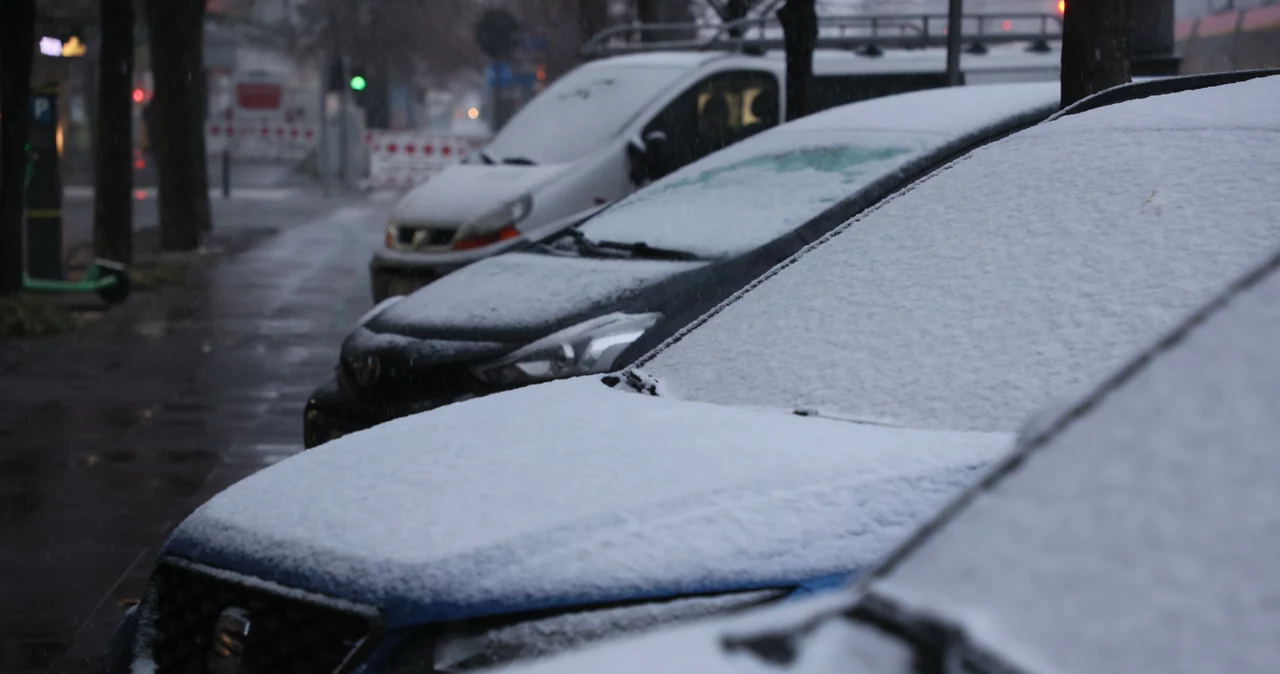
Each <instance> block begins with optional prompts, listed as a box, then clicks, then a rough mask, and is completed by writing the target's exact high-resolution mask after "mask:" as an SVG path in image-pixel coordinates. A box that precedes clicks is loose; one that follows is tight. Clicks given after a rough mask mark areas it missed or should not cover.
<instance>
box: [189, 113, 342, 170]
mask: <svg viewBox="0 0 1280 674" xmlns="http://www.w3.org/2000/svg"><path fill="white" fill-rule="evenodd" d="M319 144H320V139H319V132H318V129H317V128H316V127H315V126H312V125H310V124H288V123H261V122H260V123H253V122H248V123H236V122H227V121H211V122H207V123H206V124H205V145H206V148H207V150H208V152H209V154H222V152H223V151H224V150H226V149H228V147H229V148H230V150H231V156H232V157H234V158H236V159H255V160H262V161H280V162H296V161H301V160H302V159H303V158H305V157H306V156H307V154H308V153H309V152H311V150H313V149H315V148H316V147H317V146H318V145H319Z"/></svg>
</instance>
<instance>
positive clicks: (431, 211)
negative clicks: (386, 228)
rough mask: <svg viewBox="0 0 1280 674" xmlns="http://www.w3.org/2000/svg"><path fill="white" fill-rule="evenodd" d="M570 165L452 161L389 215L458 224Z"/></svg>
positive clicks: (413, 220)
mask: <svg viewBox="0 0 1280 674" xmlns="http://www.w3.org/2000/svg"><path fill="white" fill-rule="evenodd" d="M570 166H571V165H570V164H549V165H546V166H505V165H487V164H454V165H451V166H449V167H447V168H445V169H444V170H443V171H441V172H440V173H439V174H437V175H436V176H435V177H433V178H432V179H431V180H428V181H427V182H425V183H423V184H421V185H419V186H417V187H415V188H414V189H412V190H410V191H409V193H408V194H406V195H404V197H402V198H401V199H400V202H399V203H398V204H396V207H395V209H394V210H393V211H392V213H391V218H392V219H393V220H395V221H397V222H401V223H407V224H415V225H460V224H462V223H464V222H466V221H468V220H470V219H472V218H476V217H479V216H481V215H484V214H485V213H488V212H489V211H491V210H493V209H495V208H498V207H499V206H501V205H503V204H505V203H506V202H508V201H511V200H512V199H516V198H519V197H520V196H521V195H523V194H526V193H528V192H530V191H532V190H534V189H536V188H537V187H538V186H540V185H542V184H543V183H544V182H546V181H548V180H552V179H553V178H555V177H556V176H558V175H560V174H561V173H563V172H565V171H566V170H568V169H569V168H570Z"/></svg>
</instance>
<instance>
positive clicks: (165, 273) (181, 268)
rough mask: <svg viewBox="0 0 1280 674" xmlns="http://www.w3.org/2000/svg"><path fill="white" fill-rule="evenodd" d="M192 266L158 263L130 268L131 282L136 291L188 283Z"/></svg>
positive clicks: (178, 263) (176, 263)
mask: <svg viewBox="0 0 1280 674" xmlns="http://www.w3.org/2000/svg"><path fill="white" fill-rule="evenodd" d="M188 271H190V266H189V265H187V264H185V263H180V262H156V263H154V264H145V265H138V266H135V267H130V268H129V280H130V281H132V286H133V289H134V290H144V291H145V290H159V289H161V288H165V287H168V286H180V285H186V283H187V272H188Z"/></svg>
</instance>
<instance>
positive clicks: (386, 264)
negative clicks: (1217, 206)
mask: <svg viewBox="0 0 1280 674" xmlns="http://www.w3.org/2000/svg"><path fill="white" fill-rule="evenodd" d="M737 46H739V47H741V46H742V42H741V41H740V42H739V43H738V44H737ZM1059 59H1060V51H1059V50H1058V49H1057V48H1056V47H1049V46H1048V44H1047V43H1045V42H1042V41H1041V42H1037V43H1035V44H1034V45H1033V46H1031V47H1028V46H1027V43H1025V42H1024V43H1021V44H1008V45H1004V46H999V47H982V48H978V49H969V50H966V53H964V54H963V56H962V58H961V72H962V73H963V78H964V82H965V83H970V84H978V83H991V82H1018V81H1036V80H1050V79H1057V78H1058V70H1059ZM785 70H786V61H785V58H784V56H783V54H782V53H781V52H779V51H763V52H759V53H756V54H751V53H746V52H744V51H741V50H735V51H725V50H716V51H651V52H648V53H634V54H626V55H621V56H612V57H607V58H601V59H598V60H594V61H591V62H589V63H586V64H585V65H582V66H580V67H578V68H576V69H574V70H572V71H571V72H569V73H567V74H565V75H564V76H563V77H561V78H559V79H558V80H556V81H555V82H554V83H553V84H552V85H551V86H549V87H548V88H547V89H546V90H545V91H543V92H542V93H540V94H539V95H538V96H537V97H535V98H534V99H533V100H532V101H531V102H530V103H529V104H528V105H526V106H525V107H524V108H523V109H521V110H520V111H519V112H518V113H517V114H516V115H515V116H514V117H513V118H512V119H511V121H510V122H508V123H507V125H506V126H504V127H503V128H502V129H501V131H500V132H499V133H498V134H497V135H496V136H494V138H493V139H492V140H491V141H490V142H489V144H488V145H487V146H486V147H485V148H484V149H483V150H482V151H480V152H475V153H472V154H471V155H470V156H469V157H468V158H467V159H466V160H465V161H464V162H463V163H461V164H456V165H453V166H450V167H448V168H447V169H445V170H444V171H442V172H440V173H439V174H438V175H436V176H435V177H434V178H432V179H431V180H430V181H428V182H426V183H424V184H422V185H419V186H418V187H416V188H414V189H413V190H411V191H410V192H408V193H407V194H405V195H404V197H403V198H402V199H401V200H400V202H399V203H398V204H397V205H396V206H395V208H394V209H393V211H392V215H391V219H390V222H389V223H388V224H387V231H386V245H385V247H384V248H381V249H379V250H378V251H377V252H375V254H374V256H373V259H372V261H371V262H370V276H371V281H372V287H373V296H374V301H375V302H379V301H382V300H383V299H385V298H386V297H389V296H393V295H403V294H408V293H410V292H412V291H413V290H415V289H417V288H418V287H420V286H422V285H424V284H425V283H428V282H430V281H432V280H434V279H436V278H439V277H440V276H443V275H444V274H447V273H449V272H452V271H454V270H456V269H459V268H461V267H464V266H466V265H468V264H470V263H472V262H475V261H476V260H479V259H481V258H484V257H488V256H490V255H494V254H496V253H500V252H503V251H505V250H509V249H511V248H514V247H517V246H521V245H524V244H527V243H528V242H529V241H535V240H539V239H541V238H543V237H545V236H548V235H550V234H553V233H555V232H556V231H558V230H559V229H562V228H564V227H567V226H570V225H572V224H573V223H574V222H576V220H577V219H578V218H577V215H578V214H583V212H584V211H591V210H594V209H597V208H599V207H601V206H603V205H605V204H608V203H610V202H613V201H616V200H617V199H620V198H621V197H624V196H626V195H627V194H629V193H631V192H632V191H634V190H635V189H637V188H638V187H640V186H643V185H644V184H646V183H648V182H649V181H651V180H654V179H657V178H660V177H662V176H663V175H666V174H667V173H670V172H671V171H674V170H676V169H678V168H680V167H682V166H684V165H685V164H688V163H689V162H692V161H694V160H696V159H699V158H701V157H703V156H705V155H707V154H710V153H712V152H715V151H716V150H719V149H721V148H723V147H725V146H726V145H729V144H731V143H734V142H736V141H738V140H741V139H743V138H746V137H748V136H750V135H753V134H754V133H757V132H759V131H762V130H764V129H766V128H769V127H771V126H774V125H776V124H778V123H780V121H782V120H784V119H785V110H784V102H783V101H784V99H785V95H784V87H785V82H784V80H785ZM814 75H815V77H814V90H813V92H812V100H813V103H814V108H815V109H817V110H820V109H825V108H829V107H833V106H836V105H842V104H845V103H850V102H854V101H858V100H863V99H867V98H874V97H877V96H884V95H888V94H894V93H902V92H907V91H914V90H919V89H929V88H934V87H941V86H946V85H947V83H948V81H947V75H946V54H945V51H944V50H941V49H937V48H924V49H914V50H902V49H897V50H879V49H873V50H867V49H861V50H859V51H857V52H855V51H850V50H827V49H824V50H820V51H818V52H817V53H815V55H814Z"/></svg>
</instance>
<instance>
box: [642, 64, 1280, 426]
mask: <svg viewBox="0 0 1280 674" xmlns="http://www.w3.org/2000/svg"><path fill="white" fill-rule="evenodd" d="M1258 84H1259V85H1260V84H1261V83H1260V82H1259V83H1258ZM1248 86H1251V85H1249V84H1242V85H1234V87H1226V88H1224V89H1223V91H1224V92H1230V91H1234V90H1236V89H1237V88H1239V87H1248ZM1219 95H1222V96H1225V95H1226V94H1225V93H1223V94H1219ZM1206 96H1209V94H1207V93H1204V92H1194V93H1191V94H1187V95H1185V100H1193V99H1196V98H1197V97H1199V98H1204V97H1206ZM1179 98H1182V97H1154V98H1149V99H1144V100H1139V101H1133V102H1130V103H1124V104H1119V105H1115V106H1112V107H1108V108H1103V109H1100V110H1096V111H1093V112H1091V113H1086V114H1084V115H1080V116H1069V117H1066V118H1063V119H1060V120H1055V121H1051V122H1048V123H1046V124H1043V125H1040V126H1037V127H1033V128H1032V129H1029V130H1027V131H1024V132H1022V133H1019V134H1015V135H1013V136H1010V137H1009V138H1006V139H1004V140H1002V141H998V142H996V143H994V144H992V145H988V146H986V147H984V148H982V149H979V150H977V151H975V152H973V153H971V154H970V155H968V156H967V157H966V158H964V159H962V160H960V161H958V162H956V163H955V164H953V165H952V166H950V167H949V168H946V169H943V170H940V171H938V172H935V173H934V174H932V175H931V176H930V177H929V178H926V179H925V180H924V181H922V182H920V183H917V184H916V185H915V186H913V187H910V188H908V189H906V190H905V191H903V192H900V193H899V194H898V195H896V196H895V197H893V198H891V199H889V200H887V201H885V202H883V203H882V204H881V205H880V207H878V208H876V209H873V210H872V211H870V212H868V213H866V214H865V215H863V216H861V217H859V218H857V219H856V220H854V221H852V222H851V223H848V224H847V225H845V226H843V227H842V228H840V229H838V230H837V231H836V233H834V234H833V235H831V236H830V237H829V238H827V239H826V240H825V241H822V242H819V243H818V244H817V245H816V246H814V247H812V248H810V249H808V250H807V251H803V252H802V253H800V254H799V256H798V257H797V258H795V259H793V261H792V263H790V264H783V265H780V266H779V267H778V268H776V269H775V270H774V272H773V273H771V274H770V275H766V277H765V278H764V280H763V281H762V282H760V283H758V284H756V285H754V286H752V287H751V288H749V289H747V290H746V291H744V292H743V293H742V294H741V295H739V296H738V297H737V298H736V299H731V300H730V301H729V302H730V303H729V304H728V305H727V306H724V307H722V308H721V310H719V311H716V312H711V313H710V314H708V317H707V318H705V319H704V322H701V323H700V324H696V325H695V327H694V328H693V329H692V330H691V331H689V332H687V333H685V334H683V335H681V336H680V338H679V341H677V342H675V343H673V344H671V345H670V346H669V348H666V349H661V350H659V351H657V352H656V355H651V356H649V357H648V358H646V359H642V360H641V361H640V362H639V363H638V365H637V367H638V368H640V369H641V370H643V374H645V375H647V376H648V377H649V378H651V379H652V380H656V382H657V388H656V390H658V391H659V392H663V391H665V392H667V394H668V395H672V396H677V397H682V398H688V399H697V400H703V401H709V402H716V403H724V404H734V405H748V406H756V407H760V406H764V407H772V408H783V409H798V408H812V409H814V410H816V411H817V412H818V413H830V414H836V415H846V416H851V417H854V418H858V419H863V420H869V421H877V422H881V423H888V424H893V425H903V426H910V427H916V428H946V429H955V430H984V431H1007V430H1010V429H1012V428H1014V427H1016V426H1017V424H1018V423H1019V422H1020V421H1021V419H1022V418H1023V417H1024V416H1026V415H1027V414H1029V413H1030V412H1032V411H1034V410H1035V409H1037V408H1039V407H1041V406H1043V405H1045V404H1047V403H1048V402H1050V401H1051V400H1053V399H1054V398H1055V397H1057V396H1060V395H1062V394H1064V393H1065V392H1068V391H1069V390H1071V389H1072V388H1074V387H1076V386H1079V385H1083V384H1085V383H1087V382H1089V381H1090V380H1092V379H1093V378H1095V377H1096V376H1098V375H1099V374H1100V373H1102V372H1106V371H1108V370H1109V369H1110V368H1111V367H1113V366H1114V365H1115V364H1116V363H1117V362H1119V360H1120V359H1122V358H1124V357H1126V356H1127V355H1128V354H1129V353H1130V352H1131V351H1132V350H1133V349H1135V348H1137V347H1138V346H1139V345H1140V344H1141V343H1142V342H1143V340H1145V339H1148V338H1149V337H1150V336H1152V335H1153V334H1154V333H1155V332H1156V331H1157V330H1159V329H1160V328H1161V327H1162V326H1164V325H1166V324H1168V323H1169V322H1170V321H1172V320H1174V319H1176V318H1177V317H1179V316H1180V315H1181V314H1183V313H1184V312H1186V311H1189V310H1190V309H1191V308H1192V307H1194V306H1196V305H1197V303H1198V302H1200V301H1202V300H1203V299H1204V297H1205V296H1206V294H1208V293H1209V292H1211V291H1213V290H1215V289H1216V288H1218V287H1219V286H1220V285H1221V284H1223V283H1225V282H1226V281H1227V280H1228V279H1230V278H1231V277H1232V275H1233V273H1234V270H1237V269H1239V268H1240V266H1241V265H1242V264H1244V263H1245V262H1246V261H1248V260H1250V259H1253V258H1254V257H1255V256H1257V255H1258V252H1259V251H1260V250H1263V249H1264V246H1265V245H1266V244H1268V243H1270V242H1273V241H1275V240H1277V237H1280V221H1277V220H1276V218H1275V215H1274V214H1275V211H1274V210H1273V209H1274V207H1275V195H1276V194H1280V159H1277V157H1276V155H1275V154H1274V153H1273V152H1271V149H1270V147H1271V144H1270V143H1269V142H1261V141H1259V139H1258V132H1252V131H1249V130H1248V129H1246V128H1239V129H1237V128H1232V127H1231V126H1230V125H1231V123H1232V116H1231V115H1226V114H1225V113H1224V114H1221V115H1219V113H1218V112H1215V113H1214V114H1215V115H1218V116H1210V115H1183V116H1179V114H1178V111H1179V110H1180V109H1181V108H1179V107H1176V106H1179V105H1186V104H1185V103H1181V102H1179V101H1178V100H1177V99H1179ZM1259 99H1260V101H1262V102H1257V103H1254V102H1251V99H1249V98H1248V97H1247V96H1242V95H1237V96H1235V97H1233V98H1232V99H1231V103H1230V105H1231V106H1236V107H1237V108H1238V111H1239V114H1244V113H1245V112H1248V111H1250V110H1251V111H1253V113H1254V114H1255V115H1256V117H1257V119H1263V118H1265V113H1263V112H1261V110H1260V109H1259V106H1264V105H1266V103H1265V100H1266V99H1265V98H1264V97H1261V96H1260V97H1259ZM1193 102H1194V101H1193ZM1216 104H1217V103H1215V102H1214V101H1212V100H1211V101H1209V102H1207V103H1206V104H1205V105H1207V106H1213V105H1216ZM1205 109H1209V108H1205ZM1213 109H1214V110H1215V111H1217V110H1218V108H1213ZM1251 119H1252V118H1251ZM1250 123H1252V122H1250ZM1180 128H1185V129H1187V130H1186V131H1178V132H1173V131H1171V129H1172V130H1178V129H1180ZM1268 137H1269V136H1268ZM1094 157H1107V161H1106V162H1105V163H1102V164H1099V163H1097V162H1095V161H1092V158H1094ZM1241 165H1256V166H1260V167H1261V166H1270V167H1274V168H1273V169H1271V170H1268V171H1265V172H1261V173H1257V174H1254V173H1253V172H1250V173H1249V175H1247V176H1246V175H1243V174H1242V173H1241V172H1240V171H1239V170H1238V167H1239V166H1241ZM1203 175H1213V176H1215V178H1214V180H1213V181H1204V180H1201V179H1200V178H1199V176H1203Z"/></svg>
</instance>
